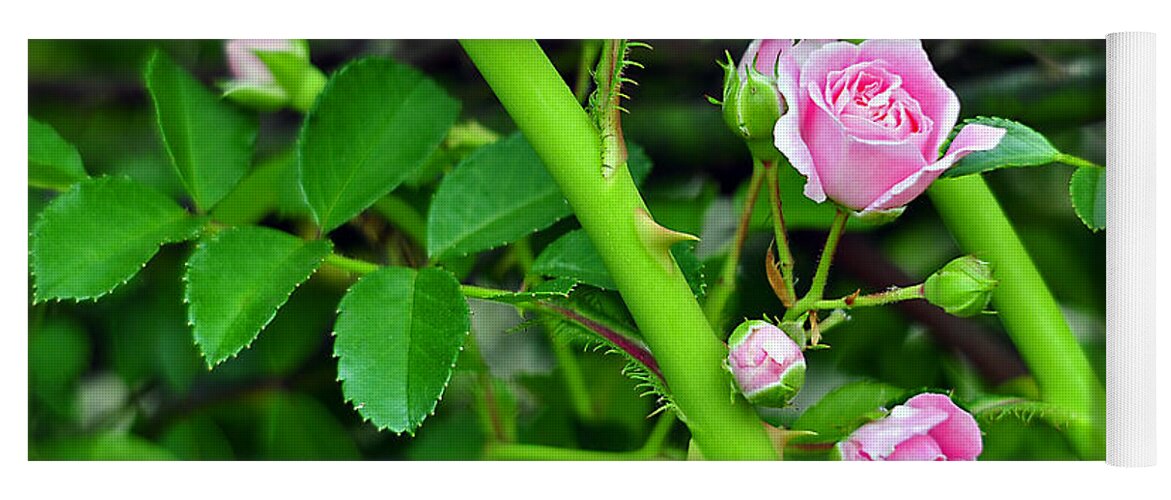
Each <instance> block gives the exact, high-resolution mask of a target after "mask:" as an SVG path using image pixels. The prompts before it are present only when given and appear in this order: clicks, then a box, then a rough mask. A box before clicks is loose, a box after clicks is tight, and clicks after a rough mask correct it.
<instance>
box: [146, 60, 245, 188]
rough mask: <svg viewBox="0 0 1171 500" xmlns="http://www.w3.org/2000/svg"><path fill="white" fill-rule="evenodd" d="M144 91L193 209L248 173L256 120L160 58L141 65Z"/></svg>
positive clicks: (175, 65)
mask: <svg viewBox="0 0 1171 500" xmlns="http://www.w3.org/2000/svg"><path fill="white" fill-rule="evenodd" d="M145 76H146V88H147V90H148V91H149V92H150V97H151V101H152V102H154V109H155V117H156V119H157V120H158V126H159V131H160V132H161V133H162V137H163V144H164V145H165V146H166V148H167V154H168V155H169V156H170V157H171V163H172V164H173V165H174V166H175V170H176V171H177V172H178V173H179V178H180V179H181V180H182V181H183V186H184V187H186V188H187V193H188V194H190V195H191V198H192V199H193V200H195V205H196V206H198V207H200V208H201V209H204V210H207V209H210V208H212V207H214V206H215V204H216V203H218V202H219V201H220V199H222V198H223V197H224V196H225V195H227V194H228V192H229V191H231V190H232V187H234V186H235V185H236V183H237V182H239V181H240V179H241V178H243V177H244V174H246V173H247V172H248V166H249V162H250V160H251V158H252V144H253V142H254V141H255V140H256V131H257V123H256V118H255V117H253V116H250V115H248V114H247V113H245V112H244V111H243V110H241V109H239V108H236V107H234V106H232V105H231V104H229V103H227V102H225V101H223V100H222V99H220V97H219V96H218V95H216V94H215V93H213V92H211V91H210V90H208V89H206V88H204V87H203V85H202V84H201V83H199V81H197V80H196V79H195V78H194V77H192V76H191V75H190V74H189V73H187V71H185V70H184V69H183V68H180V67H179V66H178V65H177V64H175V63H174V62H173V61H171V59H170V58H169V57H167V55H166V54H164V53H162V52H155V53H154V55H153V56H151V59H150V62H149V63H147V66H146V75H145Z"/></svg>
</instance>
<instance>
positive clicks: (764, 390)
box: [727, 320, 805, 408]
mask: <svg viewBox="0 0 1171 500" xmlns="http://www.w3.org/2000/svg"><path fill="white" fill-rule="evenodd" d="M728 346H729V350H728V360H727V363H728V369H729V370H730V371H731V372H732V375H733V378H734V379H735V382H736V386H737V387H739V388H740V392H742V393H743V394H744V397H745V398H746V399H748V401H750V402H752V403H753V404H756V405H759V406H767V407H773V408H779V407H783V406H785V405H787V404H788V403H789V401H791V400H792V399H793V396H795V395H796V394H797V392H798V391H800V390H801V386H802V385H804V384H805V356H804V355H803V354H801V347H800V346H798V345H797V343H796V342H794V341H793V339H791V338H789V336H788V335H786V334H785V332H783V331H781V329H780V328H777V327H776V326H774V325H772V324H771V323H768V322H765V321H760V320H754V321H745V322H744V323H742V324H740V326H739V327H737V328H736V330H735V331H733V332H732V335H731V336H730V337H729V338H728Z"/></svg>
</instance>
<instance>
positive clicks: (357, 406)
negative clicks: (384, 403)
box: [329, 267, 471, 437]
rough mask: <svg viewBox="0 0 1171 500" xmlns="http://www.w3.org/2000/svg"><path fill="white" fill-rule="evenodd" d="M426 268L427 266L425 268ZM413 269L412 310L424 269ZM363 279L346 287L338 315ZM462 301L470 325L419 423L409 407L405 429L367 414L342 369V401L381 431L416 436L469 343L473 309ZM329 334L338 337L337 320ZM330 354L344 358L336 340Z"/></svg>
mask: <svg viewBox="0 0 1171 500" xmlns="http://www.w3.org/2000/svg"><path fill="white" fill-rule="evenodd" d="M385 269H391V267H385V268H383V270H385ZM425 269H426V268H425ZM430 269H435V270H437V271H439V272H442V273H444V274H446V275H448V276H449V277H450V278H451V279H452V280H454V281H455V282H456V283H457V284H458V283H459V280H457V279H456V278H455V275H453V274H451V272H449V271H447V270H445V269H442V268H430ZM381 271H382V270H380V271H377V272H381ZM412 271H414V275H415V276H414V278H412V283H411V308H412V310H413V309H414V300H415V299H414V294H415V286H414V281H415V280H416V279H418V276H419V272H420V271H422V269H412ZM377 272H375V273H371V274H368V275H366V276H372V275H373V274H376V273H377ZM366 276H363V277H362V279H365V278H366ZM362 279H359V280H358V281H356V282H354V284H353V285H350V287H349V288H347V289H346V293H345V294H344V295H342V300H341V301H339V302H338V308H337V311H336V313H337V315H338V316H340V315H341V314H342V307H343V304H344V302H345V299H346V297H348V296H349V295H350V292H351V291H353V289H354V287H356V286H358V283H361V282H362ZM456 291H457V293H458V288H457V290H456ZM460 296H461V297H463V294H460ZM461 302H462V303H463V310H464V311H466V312H467V316H466V317H467V318H469V321H468V326H467V327H466V328H464V331H463V333H462V334H461V335H460V345H459V348H458V349H457V350H456V354H455V356H454V357H453V358H452V360H451V365H450V367H449V369H448V371H447V376H446V378H445V379H444V381H443V387H442V388H441V389H440V390H439V394H438V396H437V397H436V398H435V400H434V401H432V402H431V406H430V407H429V408H426V409H424V410H423V412H422V413H423V414H424V415H425V416H424V417H423V418H420V419H419V421H418V422H417V423H413V422H411V416H410V411H409V409H408V412H407V413H408V415H407V427H406V428H403V429H395V428H393V427H391V425H390V424H384V423H382V422H377V421H375V419H374V417H372V416H369V415H367V414H366V411H365V408H366V403H365V402H362V401H357V399H356V398H355V397H353V396H351V395H350V393H349V391H347V390H346V387H347V384H346V382H347V381H348V380H347V379H345V378H344V377H342V375H341V372H340V371H339V372H338V376H337V378H336V379H335V381H336V382H339V383H341V386H342V402H344V403H349V404H350V406H352V407H353V408H354V410H355V411H357V412H358V415H360V416H361V417H362V422H363V423H367V422H368V423H370V424H371V425H373V426H374V428H375V429H376V430H378V431H379V432H381V431H384V430H389V431H391V432H394V433H395V435H396V436H401V435H402V434H403V433H406V434H407V435H408V436H410V437H414V436H415V431H416V430H418V429H419V427H422V425H423V422H424V421H426V419H427V418H426V417H427V416H435V409H436V408H437V407H438V406H439V402H440V401H443V396H444V395H446V394H447V386H449V385H451V379H452V376H453V375H454V374H455V365H456V363H458V362H459V357H460V355H461V354H462V353H463V351H464V347H465V346H466V344H467V342H468V337H469V335H470V334H471V322H470V318H471V311H470V309H469V308H468V306H467V301H466V300H463V301H461ZM412 314H413V311H412ZM329 334H330V336H332V337H335V338H336V337H337V326H336V321H335V326H334V329H333V330H331V331H330V332H329ZM330 354H331V355H332V356H333V357H334V358H335V359H338V360H341V358H342V355H341V353H339V352H337V343H336V342H335V343H334V348H333V349H332V350H331V352H330ZM412 423H413V424H414V427H411V424H412Z"/></svg>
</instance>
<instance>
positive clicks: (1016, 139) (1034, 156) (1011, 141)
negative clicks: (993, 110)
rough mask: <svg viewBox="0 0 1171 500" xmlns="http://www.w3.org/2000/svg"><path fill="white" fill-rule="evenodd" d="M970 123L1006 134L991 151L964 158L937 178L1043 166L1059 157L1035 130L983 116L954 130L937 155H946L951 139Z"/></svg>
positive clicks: (971, 154) (1002, 119) (965, 121)
mask: <svg viewBox="0 0 1171 500" xmlns="http://www.w3.org/2000/svg"><path fill="white" fill-rule="evenodd" d="M973 123H977V124H980V125H987V126H989V127H996V128H1002V129H1005V130H1006V132H1005V134H1004V137H1003V138H1002V139H1000V144H997V145H996V147H995V148H992V149H990V150H988V151H976V152H974V153H970V154H968V155H967V156H965V157H963V158H961V159H960V161H958V162H956V164H955V165H953V166H952V167H951V168H949V169H947V171H945V172H944V173H943V175H941V176H940V177H943V178H948V177H960V176H964V175H972V174H978V173H982V172H987V171H989V170H996V169H998V168H1005V167H1034V166H1038V165H1047V164H1049V163H1053V162H1055V161H1057V160H1058V158H1059V157H1060V156H1061V152H1060V151H1058V150H1057V149H1056V148H1054V147H1053V144H1050V143H1049V139H1046V138H1045V136H1043V135H1041V134H1040V133H1038V132H1037V131H1036V130H1033V129H1031V128H1029V127H1026V126H1024V125H1022V124H1020V123H1018V122H1014V121H1012V120H1008V119H1005V118H996V117H987V116H980V117H976V118H969V119H967V120H964V122H963V123H961V124H959V125H958V126H956V128H955V129H953V130H952V131H951V135H950V136H949V137H948V139H947V140H946V141H944V143H943V146H941V147H940V149H939V151H940V154H943V153H945V152H946V151H947V148H948V147H949V146H951V141H952V139H955V136H956V134H958V133H959V132H960V129H962V128H963V127H965V126H967V125H969V124H973Z"/></svg>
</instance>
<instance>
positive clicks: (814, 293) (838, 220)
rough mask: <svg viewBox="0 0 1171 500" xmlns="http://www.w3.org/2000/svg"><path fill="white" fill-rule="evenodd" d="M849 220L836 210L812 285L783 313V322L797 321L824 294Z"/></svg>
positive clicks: (842, 212)
mask: <svg viewBox="0 0 1171 500" xmlns="http://www.w3.org/2000/svg"><path fill="white" fill-rule="evenodd" d="M849 220H850V212H847V211H846V210H843V209H841V208H839V209H838V212H837V214H836V215H834V221H833V225H831V226H830V228H829V236H826V238H825V247H824V248H822V249H821V259H820V260H818V261H817V271H816V272H815V273H814V274H813V283H812V284H811V285H809V291H808V292H806V294H805V296H804V297H802V298H801V300H799V301H797V304H796V305H795V306H793V308H792V309H789V310H788V311H786V312H785V320H786V321H792V320H795V319H797V318H798V317H799V316H801V314H803V313H805V312H806V311H809V310H811V309H814V307H813V304H816V303H817V302H818V301H820V300H821V297H822V294H824V293H825V284H826V280H828V279H829V268H830V264H831V263H833V260H834V252H836V251H837V249H838V242H839V241H841V239H842V233H843V232H845V229H846V222H847V221H849Z"/></svg>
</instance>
